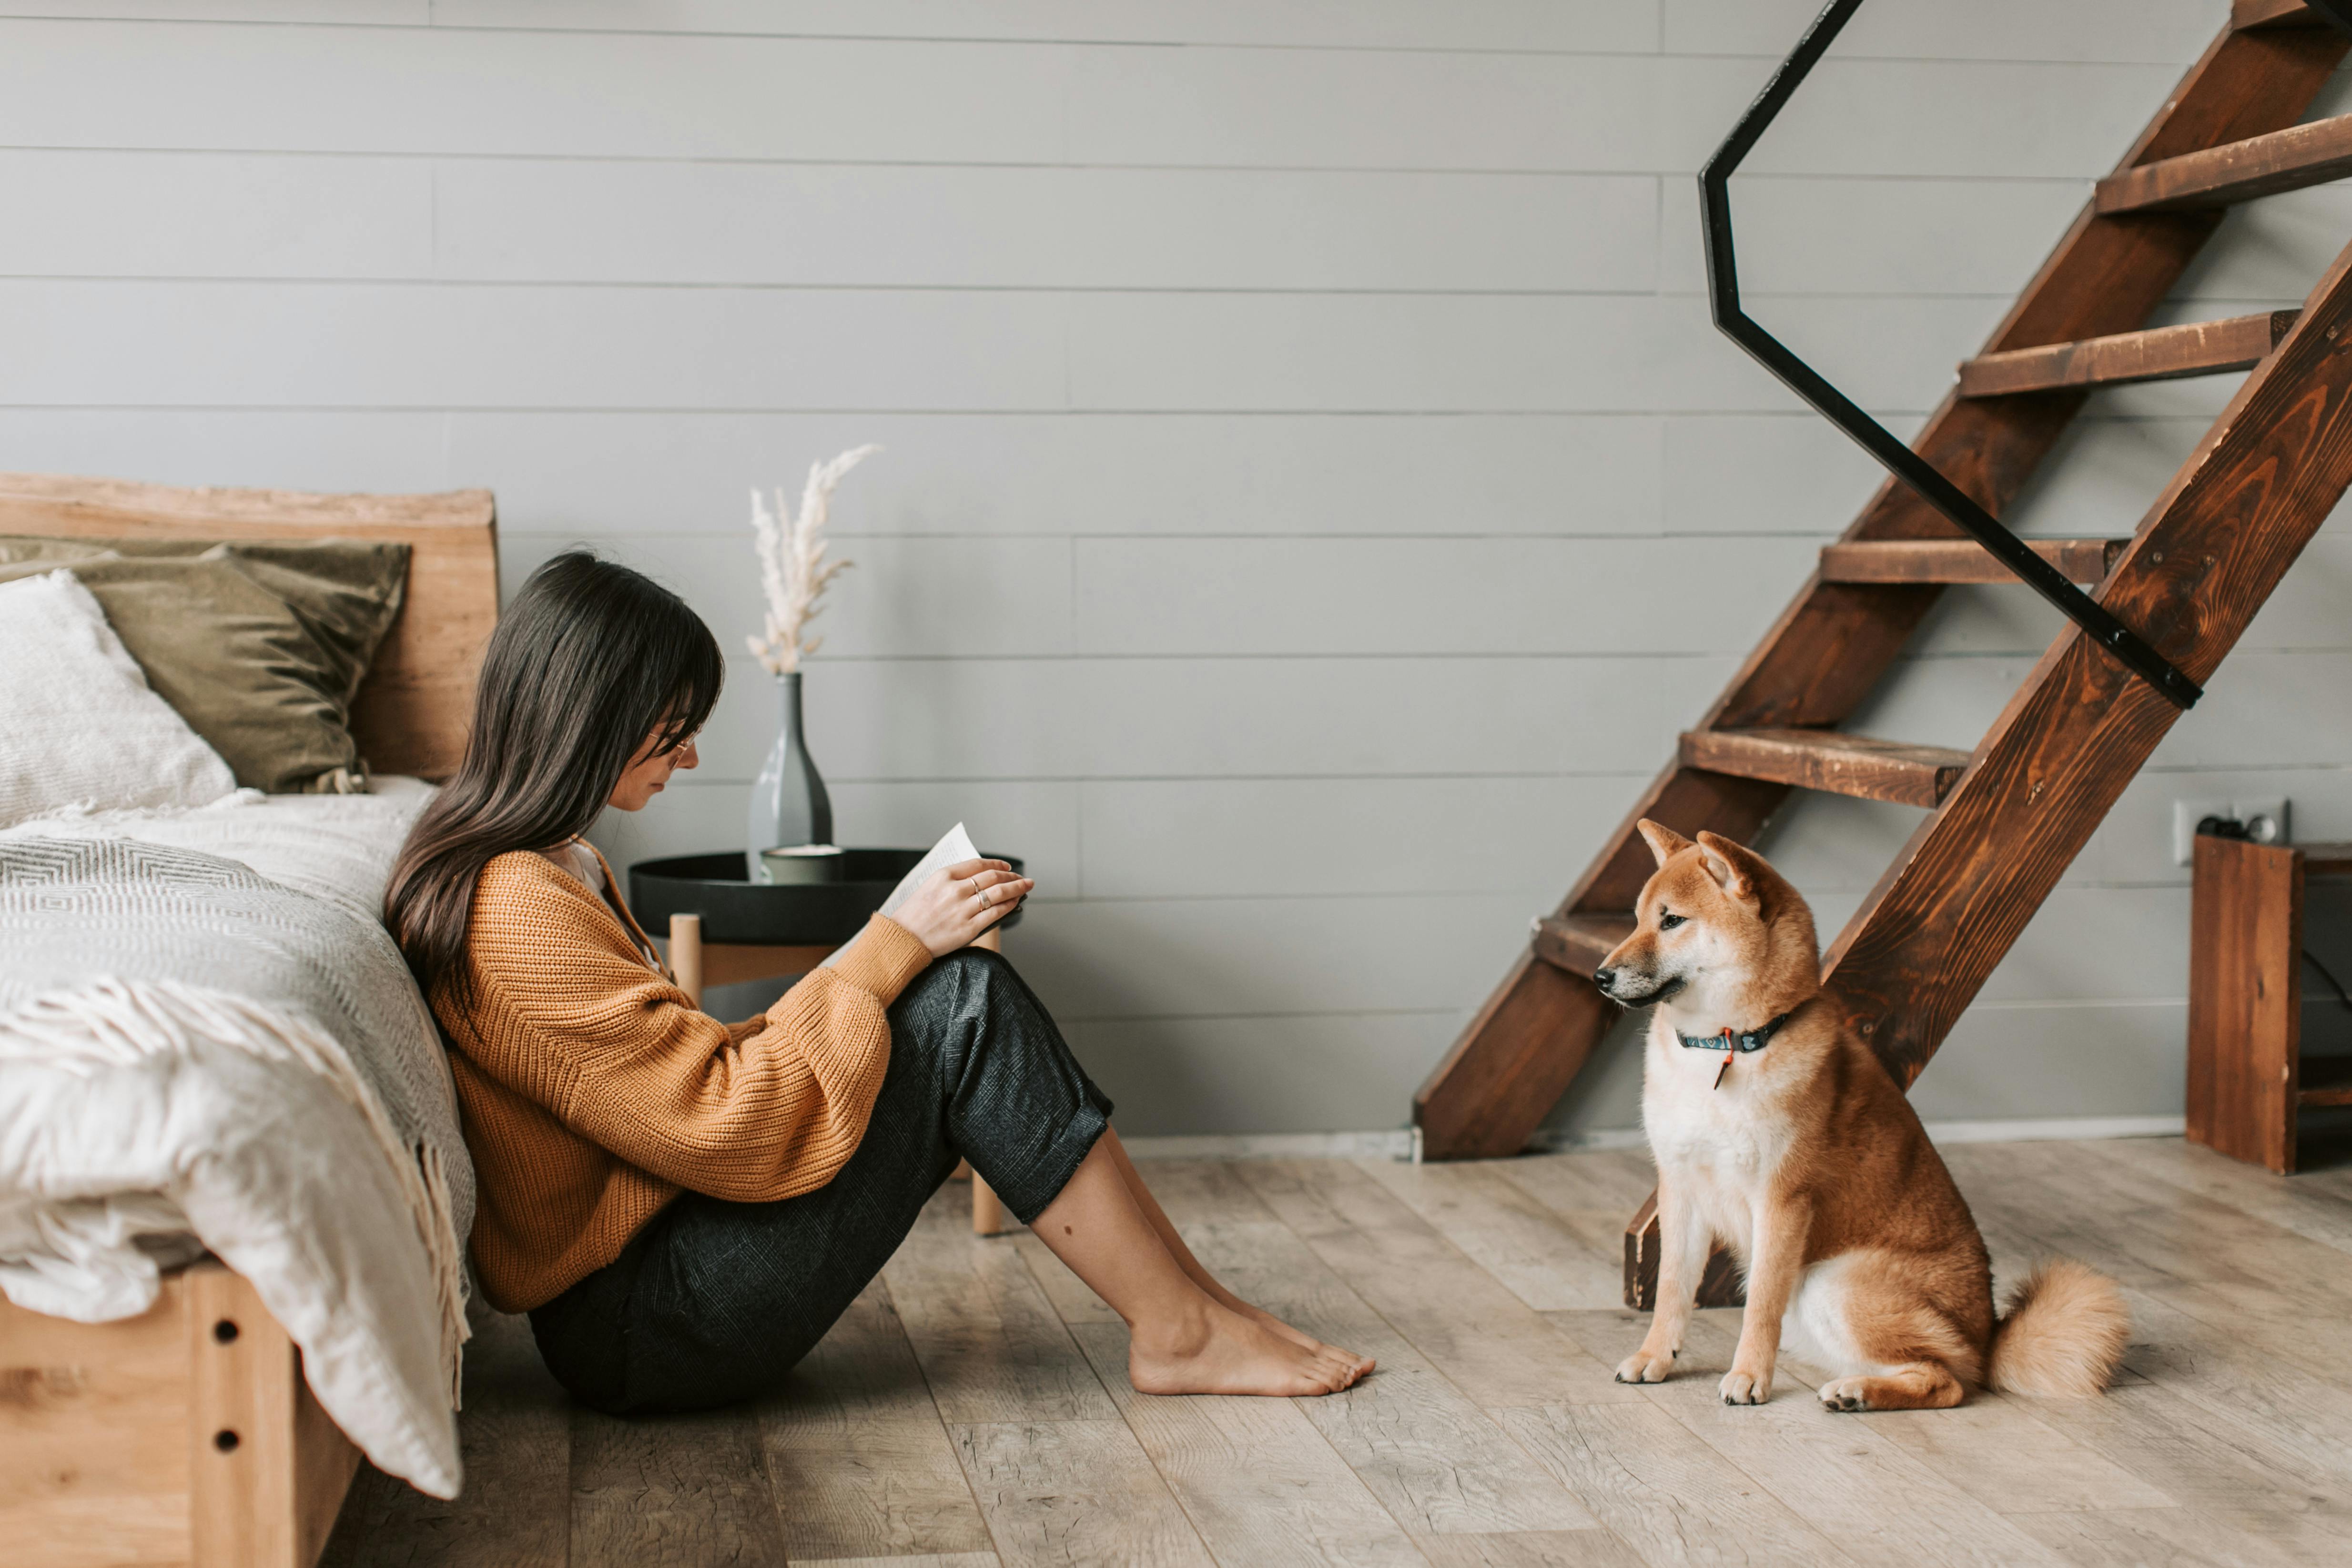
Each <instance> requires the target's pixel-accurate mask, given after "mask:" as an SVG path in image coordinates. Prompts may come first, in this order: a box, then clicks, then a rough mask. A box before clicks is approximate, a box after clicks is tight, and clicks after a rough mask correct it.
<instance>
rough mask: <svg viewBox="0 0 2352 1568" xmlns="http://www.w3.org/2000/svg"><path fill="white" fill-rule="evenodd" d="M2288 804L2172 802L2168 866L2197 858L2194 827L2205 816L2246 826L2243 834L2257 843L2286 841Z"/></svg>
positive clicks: (2279, 799)
mask: <svg viewBox="0 0 2352 1568" xmlns="http://www.w3.org/2000/svg"><path fill="white" fill-rule="evenodd" d="M2291 809H2292V802H2290V801H2288V800H2286V799H2285V798H2284V796H2270V797H2265V798H2263V799H2261V800H2214V799H2210V798H2208V799H2205V800H2175V801H2174V802H2173V803H2172V863H2173V864H2174V865H2188V864H2189V863H2190V862H2192V861H2194V860H2195V859H2196V858H2197V824H2198V823H2200V822H2201V821H2204V820H2205V819H2206V818H2208V817H2228V818H2230V819H2231V820H2232V821H2240V822H2243V823H2245V824H2246V835H2247V837H2249V838H2251V839H2252V840H2253V841H2254V842H2256V843H2258V844H2284V843H2286V842H2288V841H2289V832H2288V830H2289V828H2290V826H2291V819H2290V817H2289V811H2290V810H2291Z"/></svg>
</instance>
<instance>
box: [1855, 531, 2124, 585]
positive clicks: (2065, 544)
mask: <svg viewBox="0 0 2352 1568" xmlns="http://www.w3.org/2000/svg"><path fill="white" fill-rule="evenodd" d="M2025 542H2026V543H2027V544H2030V545H2032V547H2033V553H2034V554H2036V555H2038V556H2040V557H2041V558H2042V559H2043V560H2046V561H2048V562H2049V563H2050V564H2051V565H2052V566H2054V567H2056V568H2057V569H2058V570H2060V571H2063V572H2064V573H2065V574H2066V580H2067V581H2069V582H2096V581H2098V580H2100V579H2101V578H2103V577H2105V576H2106V575H2107V568H2109V567H2111V566H2113V565H2115V563H2116V557H2117V556H2119V555H2121V554H2123V553H2124V547H2125V546H2126V545H2128V544H2130V543H2131V540H2129V539H2028V540H2026V541H2025ZM2016 580H2017V577H2016V574H2015V573H2013V572H2011V570H2009V568H2007V567H2005V566H2003V565H2001V564H2000V561H1998V560H1996V559H1993V554H1992V552H1991V551H1990V550H1989V549H1985V548H1984V546H1982V545H1980V544H1979V543H1977V541H1976V540H1974V539H1855V540H1853V541H1851V542H1849V543H1844V544H1834V545H1823V546H1822V581H1823V582H1912V583H1948V582H2015V581H2016Z"/></svg>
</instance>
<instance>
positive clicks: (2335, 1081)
mask: <svg viewBox="0 0 2352 1568" xmlns="http://www.w3.org/2000/svg"><path fill="white" fill-rule="evenodd" d="M2327 876H2335V877H2347V876H2352V844H2257V843H2252V842H2249V841H2245V840H2242V839H2222V838H2213V837H2210V836H2207V835H2204V834H2200V835H2199V836H2198V839H2197V851H2196V891H2195V894H2194V899H2193V903H2192V905H2191V913H2190V915H2189V1094H2188V1100H2189V1105H2188V1110H2189V1138H2190V1139H2191V1140H2192V1141H2194V1142H2196V1143H2200V1144H2203V1145H2205V1146H2206V1147H2207V1148H2210V1149H2214V1150H2218V1151H2219V1152H2221V1153H2222V1154H2225V1155H2229V1156H2230V1157H2231V1158H2232V1159H2239V1160H2244V1161H2245V1162H2246V1163H2247V1164H2249V1165H2257V1166H2263V1168H2264V1169H2267V1170H2271V1171H2274V1172H2276V1173H2278V1174H2279V1175H2281V1176H2288V1175H2292V1174H2293V1173H2294V1168H2295V1123H2296V1118H2297V1116H2298V1115H2299V1114H2300V1113H2302V1112H2303V1111H2304V1110H2305V1109H2307V1108H2311V1107H2315V1106H2322V1105H2352V1058H2345V1057H2320V1058H2315V1059H2313V1060H2312V1061H2305V1060H2304V1057H2303V894H2304V884H2305V882H2307V881H2308V880H2309V879H2311V878H2313V877H2327Z"/></svg>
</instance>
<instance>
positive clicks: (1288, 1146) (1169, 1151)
mask: <svg viewBox="0 0 2352 1568" xmlns="http://www.w3.org/2000/svg"><path fill="white" fill-rule="evenodd" d="M1121 1141H1122V1142H1124V1143H1125V1144H1126V1145H1127V1152H1128V1153H1129V1154H1130V1155H1134V1156H1135V1157H1136V1158H1137V1159H1139V1160H1409V1159H1411V1158H1412V1143H1413V1138H1412V1129H1411V1128H1408V1127H1396V1128H1390V1129H1386V1130H1383V1131H1380V1132H1372V1133H1230V1134H1217V1133H1212V1134H1202V1135H1198V1136H1192V1137H1166V1138H1129V1137H1127V1136H1125V1134H1121Z"/></svg>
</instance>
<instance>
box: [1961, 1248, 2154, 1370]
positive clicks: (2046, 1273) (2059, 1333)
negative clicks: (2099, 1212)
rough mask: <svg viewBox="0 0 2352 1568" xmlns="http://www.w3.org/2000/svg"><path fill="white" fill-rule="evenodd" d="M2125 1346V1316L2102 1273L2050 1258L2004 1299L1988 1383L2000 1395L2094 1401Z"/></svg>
mask: <svg viewBox="0 0 2352 1568" xmlns="http://www.w3.org/2000/svg"><path fill="white" fill-rule="evenodd" d="M2130 1341H2131V1311H2130V1309H2129V1308H2127V1307H2126V1306H2125V1305H2124V1298H2123V1292H2122V1291H2118V1290H2117V1289H2116V1282H2115V1281H2113V1280H2110V1279H2108V1278H2107V1277H2106V1276H2105V1274H2101V1273H2098V1272H2096V1271H2095V1270H2091V1269H2087V1268H2085V1267H2084V1266H2083V1265H2082V1264H2080V1263H2077V1262H2075V1261H2074V1260H2073V1259H2072V1258H2053V1259H2051V1260H2048V1261H2047V1262H2044V1263H2042V1264H2041V1265H2039V1266H2038V1267H2036V1268H2035V1269H2034V1270H2033V1271H2032V1273H2030V1274H2028V1275H2027V1276H2026V1277H2025V1279H2024V1281H2023V1282H2022V1283H2021V1284H2019V1285H2018V1287H2017V1288H2016V1289H2015V1290H2013V1291H2011V1292H2010V1296H2009V1306H2008V1310H2007V1311H2005V1312H2002V1313H2001V1316H2000V1325H1999V1326H1998V1327H1996V1328H1995V1329H1994V1330H1993V1334H1992V1365H1991V1366H1990V1369H1989V1373H1990V1375H1989V1376H1988V1377H1987V1378H1986V1381H1987V1382H1988V1383H1990V1385H1992V1386H1993V1387H1995V1388H1997V1389H2000V1391H2001V1392H2002V1393H2004V1394H2035V1395H2042V1396H2053V1395H2057V1396H2065V1395H2074V1396H2081V1395H2089V1394H2096V1393H2098V1392H2099V1391H2100V1390H2101V1389H2103V1388H2105V1386H2106V1385H2107V1380H2108V1379H2109V1378H2110V1377H2113V1376H2114V1375H2115V1371H2116V1364H2117V1363H2118V1362H2120V1361H2122V1360H2123V1358H2124V1348H2125V1346H2126V1345H2127V1344H2128V1343H2130Z"/></svg>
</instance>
